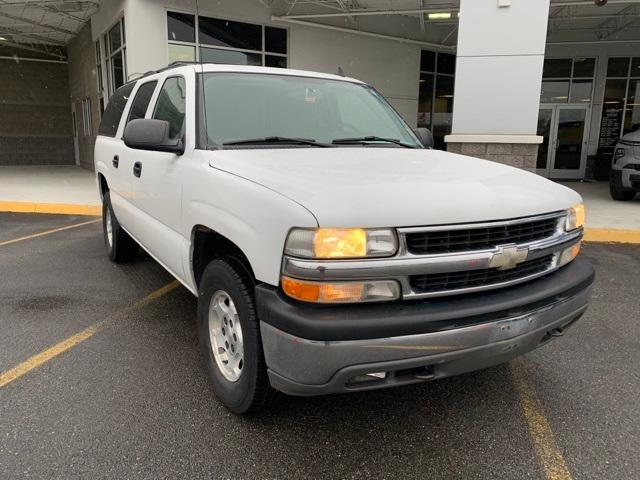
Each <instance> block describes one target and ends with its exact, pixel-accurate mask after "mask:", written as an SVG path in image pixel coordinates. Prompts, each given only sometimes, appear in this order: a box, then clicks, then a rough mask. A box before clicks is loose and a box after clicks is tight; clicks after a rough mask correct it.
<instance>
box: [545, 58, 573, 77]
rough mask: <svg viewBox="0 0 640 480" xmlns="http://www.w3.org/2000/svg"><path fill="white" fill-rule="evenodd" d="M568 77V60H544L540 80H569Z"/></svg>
mask: <svg viewBox="0 0 640 480" xmlns="http://www.w3.org/2000/svg"><path fill="white" fill-rule="evenodd" d="M570 76H571V59H570V58H545V60H544V66H543V68H542V78H569V77H570Z"/></svg>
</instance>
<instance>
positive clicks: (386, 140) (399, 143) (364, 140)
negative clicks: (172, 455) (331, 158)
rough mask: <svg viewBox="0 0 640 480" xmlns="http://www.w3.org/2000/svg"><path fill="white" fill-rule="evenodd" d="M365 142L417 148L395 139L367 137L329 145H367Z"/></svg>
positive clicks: (337, 141)
mask: <svg viewBox="0 0 640 480" xmlns="http://www.w3.org/2000/svg"><path fill="white" fill-rule="evenodd" d="M367 142H387V143H395V144H396V145H400V146H401V147H404V148H418V147H416V146H414V145H409V144H408V143H404V142H401V141H400V140H398V139H397V138H385V137H376V136H373V135H371V136H367V137H357V138H336V139H335V140H333V141H332V142H331V143H332V144H334V145H350V144H354V143H356V144H357V143H367Z"/></svg>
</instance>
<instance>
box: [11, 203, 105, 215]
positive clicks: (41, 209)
mask: <svg viewBox="0 0 640 480" xmlns="http://www.w3.org/2000/svg"><path fill="white" fill-rule="evenodd" d="M0 212H14V213H54V214H62V215H91V216H99V215H101V214H102V207H100V206H98V205H74V204H69V203H39V202H1V201H0Z"/></svg>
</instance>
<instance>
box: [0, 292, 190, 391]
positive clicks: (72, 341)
mask: <svg viewBox="0 0 640 480" xmlns="http://www.w3.org/2000/svg"><path fill="white" fill-rule="evenodd" d="M178 285H180V283H179V282H177V281H173V282H171V283H169V284H168V285H165V286H164V287H162V288H159V289H158V290H156V291H154V292H151V293H150V294H149V295H147V296H146V297H144V298H143V299H142V300H139V301H138V302H136V303H134V304H133V305H132V306H131V307H129V308H127V309H126V310H125V312H126V311H130V310H133V309H135V308H139V307H143V306H145V305H147V304H149V303H150V302H152V301H154V300H157V299H158V298H160V297H162V296H163V295H166V294H167V293H169V292H170V291H172V290H174V289H175V288H176V287H178ZM105 322H106V320H103V321H101V322H98V323H96V324H94V325H91V326H90V327H88V328H85V329H84V330H82V331H81V332H79V333H76V334H75V335H72V336H71V337H69V338H67V339H65V340H62V341H61V342H59V343H56V344H55V345H54V346H53V347H50V348H47V349H46V350H44V351H42V352H40V353H38V354H36V355H34V356H33V357H30V358H28V359H27V360H25V361H24V362H22V363H20V364H19V365H17V366H15V367H13V368H12V369H10V370H7V371H6V372H4V373H1V374H0V388H2V387H4V386H5V385H7V384H9V383H11V382H13V381H14V380H17V379H18V378H20V377H21V376H23V375H24V374H25V373H28V372H30V371H31V370H33V369H34V368H37V367H39V366H40V365H42V364H44V363H46V362H48V361H49V360H52V359H53V358H55V357H57V356H58V355H60V354H61V353H64V352H66V351H67V350H69V349H70V348H73V347H75V346H76V345H78V344H80V343H82V342H84V341H85V340H86V339H87V338H90V337H92V336H93V335H95V334H96V333H98V332H99V331H100V330H102V329H103V328H104V326H105Z"/></svg>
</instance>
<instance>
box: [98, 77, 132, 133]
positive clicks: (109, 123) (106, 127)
mask: <svg viewBox="0 0 640 480" xmlns="http://www.w3.org/2000/svg"><path fill="white" fill-rule="evenodd" d="M134 86H135V83H127V84H126V85H123V86H122V87H120V88H119V89H117V90H116V91H115V93H114V94H113V95H112V96H111V99H110V100H109V103H108V104H107V108H106V110H105V111H104V113H103V114H102V121H101V122H100V128H98V134H99V135H105V136H107V137H115V136H116V132H117V131H118V125H119V124H120V117H122V112H124V107H125V106H126V105H127V100H129V95H131V90H133V87H134Z"/></svg>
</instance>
